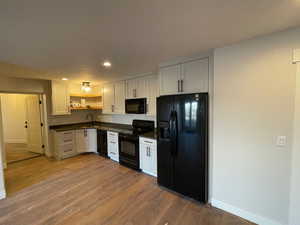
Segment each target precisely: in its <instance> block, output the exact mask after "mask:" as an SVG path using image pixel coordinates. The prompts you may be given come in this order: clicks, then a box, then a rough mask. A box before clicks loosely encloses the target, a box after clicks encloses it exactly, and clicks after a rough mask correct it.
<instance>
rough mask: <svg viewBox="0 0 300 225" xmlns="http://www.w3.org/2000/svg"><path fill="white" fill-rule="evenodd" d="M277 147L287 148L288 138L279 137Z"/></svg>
mask: <svg viewBox="0 0 300 225" xmlns="http://www.w3.org/2000/svg"><path fill="white" fill-rule="evenodd" d="M276 145H277V146H279V147H283V146H286V136H278V137H277V141H276Z"/></svg>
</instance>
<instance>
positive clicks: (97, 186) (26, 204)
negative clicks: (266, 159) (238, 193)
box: [0, 154, 252, 225]
mask: <svg viewBox="0 0 300 225" xmlns="http://www.w3.org/2000/svg"><path fill="white" fill-rule="evenodd" d="M12 165H13V167H10V168H9V169H8V170H7V171H6V172H5V176H6V182H7V185H8V193H9V197H8V198H7V199H4V200H1V201H0V224H3V225H4V224H5V225H54V224H55V225H250V224H252V223H250V222H247V221H245V220H242V219H241V218H238V217H236V216H233V215H231V214H228V213H225V212H223V211H221V210H218V209H215V208H212V207H209V206H204V205H201V204H199V203H196V202H194V201H191V200H188V199H185V198H182V197H181V196H179V195H177V194H174V193H172V192H169V191H167V190H166V189H164V188H161V187H159V186H158V185H157V184H156V179H155V178H153V177H150V176H148V175H145V174H143V173H139V172H136V171H133V170H131V169H128V168H126V167H123V166H120V165H119V164H117V163H115V162H112V161H111V160H108V159H104V158H102V157H99V156H97V155H93V154H90V155H81V156H78V157H74V158H71V159H67V160H63V161H51V160H48V159H46V158H44V157H39V158H35V159H31V160H26V161H23V162H20V163H16V164H12ZM21 189H22V190H21Z"/></svg>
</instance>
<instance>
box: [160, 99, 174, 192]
mask: <svg viewBox="0 0 300 225" xmlns="http://www.w3.org/2000/svg"><path fill="white" fill-rule="evenodd" d="M173 102H174V97H173V96H163V97H159V98H157V120H156V121H157V130H158V136H157V182H158V184H159V185H162V186H164V187H167V188H172V187H173V183H174V182H173V179H174V177H173V168H174V160H173V158H172V145H173V143H172V136H171V135H172V132H171V127H170V123H171V114H172V111H173V109H174V107H173Z"/></svg>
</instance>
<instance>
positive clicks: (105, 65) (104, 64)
mask: <svg viewBox="0 0 300 225" xmlns="http://www.w3.org/2000/svg"><path fill="white" fill-rule="evenodd" d="M103 66H104V67H106V68H108V67H111V63H110V62H109V61H105V62H104V63H103Z"/></svg>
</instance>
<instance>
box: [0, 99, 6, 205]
mask: <svg viewBox="0 0 300 225" xmlns="http://www.w3.org/2000/svg"><path fill="white" fill-rule="evenodd" d="M0 112H1V98H0ZM2 131H3V128H2V115H1V113H0V199H3V198H5V196H6V192H5V186H4V175H3V163H2V162H3V156H4V141H3V133H2Z"/></svg>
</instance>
